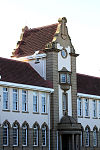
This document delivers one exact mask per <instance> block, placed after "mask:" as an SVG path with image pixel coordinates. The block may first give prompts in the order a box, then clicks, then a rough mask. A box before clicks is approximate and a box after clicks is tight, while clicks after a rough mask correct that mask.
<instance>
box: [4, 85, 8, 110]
mask: <svg viewBox="0 0 100 150" xmlns="http://www.w3.org/2000/svg"><path fill="white" fill-rule="evenodd" d="M3 109H8V91H7V88H3Z"/></svg>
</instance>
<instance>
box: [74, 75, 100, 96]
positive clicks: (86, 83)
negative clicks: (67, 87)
mask: <svg viewBox="0 0 100 150" xmlns="http://www.w3.org/2000/svg"><path fill="white" fill-rule="evenodd" d="M77 91H78V93H84V94H91V95H98V96H100V78H99V77H94V76H89V75H84V74H79V73H78V74H77Z"/></svg>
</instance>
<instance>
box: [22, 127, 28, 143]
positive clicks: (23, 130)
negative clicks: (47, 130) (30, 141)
mask: <svg viewBox="0 0 100 150" xmlns="http://www.w3.org/2000/svg"><path fill="white" fill-rule="evenodd" d="M22 144H23V145H24V146H26V145H27V127H26V126H25V127H23V129H22Z"/></svg>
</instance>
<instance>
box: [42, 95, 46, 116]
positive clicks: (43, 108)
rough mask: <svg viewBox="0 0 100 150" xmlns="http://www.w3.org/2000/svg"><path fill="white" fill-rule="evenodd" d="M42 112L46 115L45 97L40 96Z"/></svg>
mask: <svg viewBox="0 0 100 150" xmlns="http://www.w3.org/2000/svg"><path fill="white" fill-rule="evenodd" d="M42 112H43V113H46V97H45V95H42Z"/></svg>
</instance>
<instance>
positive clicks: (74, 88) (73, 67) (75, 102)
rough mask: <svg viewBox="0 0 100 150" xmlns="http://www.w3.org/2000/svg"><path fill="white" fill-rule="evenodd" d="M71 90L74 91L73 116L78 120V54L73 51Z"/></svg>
mask: <svg viewBox="0 0 100 150" xmlns="http://www.w3.org/2000/svg"><path fill="white" fill-rule="evenodd" d="M70 55H71V71H72V75H71V83H72V86H71V92H72V116H73V117H74V118H75V119H76V120H77V76H76V57H77V54H73V53H71V54H70Z"/></svg>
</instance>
